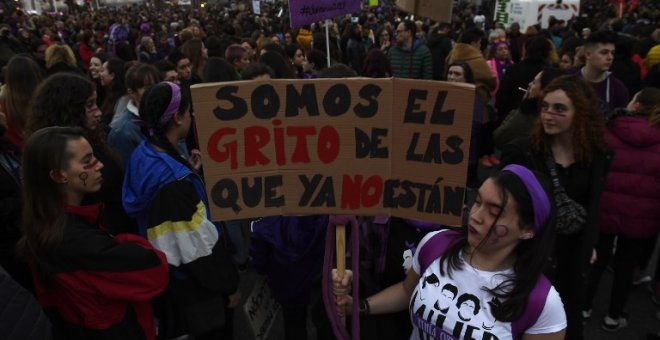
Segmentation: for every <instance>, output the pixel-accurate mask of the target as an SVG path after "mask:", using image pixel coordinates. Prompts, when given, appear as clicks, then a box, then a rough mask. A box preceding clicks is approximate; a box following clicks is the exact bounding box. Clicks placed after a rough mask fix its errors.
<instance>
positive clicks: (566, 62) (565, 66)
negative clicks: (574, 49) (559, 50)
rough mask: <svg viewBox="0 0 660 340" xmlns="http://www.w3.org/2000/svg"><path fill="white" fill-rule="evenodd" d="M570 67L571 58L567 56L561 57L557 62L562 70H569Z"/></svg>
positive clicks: (571, 63) (571, 64)
mask: <svg viewBox="0 0 660 340" xmlns="http://www.w3.org/2000/svg"><path fill="white" fill-rule="evenodd" d="M571 67H573V59H571V57H570V56H568V55H567V54H564V55H563V56H561V60H560V61H559V68H561V69H562V70H570V69H571Z"/></svg>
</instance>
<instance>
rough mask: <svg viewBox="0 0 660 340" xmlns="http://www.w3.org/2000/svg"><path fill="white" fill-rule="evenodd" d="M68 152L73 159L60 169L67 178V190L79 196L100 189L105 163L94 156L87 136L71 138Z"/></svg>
mask: <svg viewBox="0 0 660 340" xmlns="http://www.w3.org/2000/svg"><path fill="white" fill-rule="evenodd" d="M67 153H68V154H70V155H71V160H70V161H69V164H68V166H67V167H66V169H60V172H61V175H62V177H63V178H64V179H65V180H66V190H67V191H68V192H69V193H71V194H72V196H78V197H82V196H83V195H84V194H87V193H93V192H97V191H99V190H100V189H101V183H102V182H103V176H102V175H101V169H103V163H101V162H100V161H99V160H98V159H96V157H94V153H93V151H92V147H91V145H89V142H88V141H87V140H86V139H85V138H79V139H75V140H70V141H69V142H68V143H67Z"/></svg>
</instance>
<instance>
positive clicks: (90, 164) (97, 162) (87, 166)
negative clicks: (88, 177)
mask: <svg viewBox="0 0 660 340" xmlns="http://www.w3.org/2000/svg"><path fill="white" fill-rule="evenodd" d="M97 164H99V160H98V159H95V160H94V161H93V162H91V163H89V164H87V165H85V166H83V169H85V170H89V169H93V168H94V167H96V165H97ZM81 175H82V174H81Z"/></svg>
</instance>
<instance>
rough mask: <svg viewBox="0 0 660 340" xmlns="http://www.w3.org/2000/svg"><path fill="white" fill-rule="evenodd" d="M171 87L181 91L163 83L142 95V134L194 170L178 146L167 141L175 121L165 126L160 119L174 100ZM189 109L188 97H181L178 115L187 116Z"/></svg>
mask: <svg viewBox="0 0 660 340" xmlns="http://www.w3.org/2000/svg"><path fill="white" fill-rule="evenodd" d="M170 84H171V85H170ZM171 86H174V87H176V88H178V89H179V91H181V89H180V88H179V86H178V85H176V84H173V83H169V82H162V83H159V84H157V85H154V86H152V87H151V88H149V89H147V90H146V91H145V92H144V94H143V95H142V100H141V101H140V110H139V112H140V119H141V120H142V122H143V127H142V133H144V135H145V136H148V140H149V143H151V144H152V145H154V146H157V147H159V148H161V149H163V150H165V152H167V154H168V155H169V156H170V157H172V158H174V159H176V160H177V161H179V162H180V163H181V164H184V165H185V166H186V167H188V168H190V169H192V167H191V166H190V163H188V161H187V160H185V159H183V157H181V154H180V153H179V151H177V149H176V146H175V145H173V144H172V143H171V142H170V141H169V139H167V136H166V133H167V131H168V130H169V129H170V128H171V127H172V124H173V120H172V119H170V121H169V122H167V123H165V124H162V123H161V122H160V117H162V116H163V114H164V113H165V111H166V109H167V107H168V106H169V105H170V101H171V100H172V87H171ZM188 109H190V102H189V100H188V97H187V96H185V95H181V103H180V104H179V107H178V109H177V113H176V114H177V115H179V116H182V115H185V114H186V111H188Z"/></svg>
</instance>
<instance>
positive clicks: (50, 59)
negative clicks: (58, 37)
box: [46, 44, 78, 69]
mask: <svg viewBox="0 0 660 340" xmlns="http://www.w3.org/2000/svg"><path fill="white" fill-rule="evenodd" d="M59 63H64V64H66V65H67V66H69V67H72V68H77V67H78V65H77V63H76V57H75V56H74V55H73V51H72V50H71V47H69V46H67V45H61V44H53V45H51V46H50V47H48V48H47V49H46V68H47V69H50V68H51V67H53V66H55V65H56V64H59Z"/></svg>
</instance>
